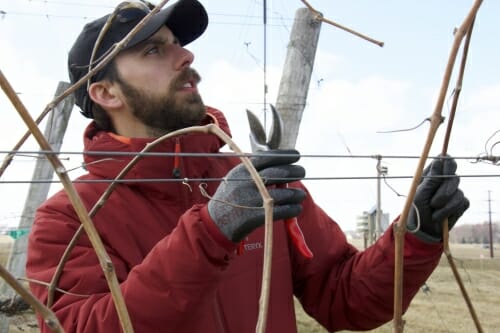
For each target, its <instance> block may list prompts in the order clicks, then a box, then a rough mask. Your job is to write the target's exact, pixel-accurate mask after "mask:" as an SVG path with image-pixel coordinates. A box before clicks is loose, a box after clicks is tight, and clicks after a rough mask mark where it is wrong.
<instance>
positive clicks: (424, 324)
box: [0, 236, 500, 333]
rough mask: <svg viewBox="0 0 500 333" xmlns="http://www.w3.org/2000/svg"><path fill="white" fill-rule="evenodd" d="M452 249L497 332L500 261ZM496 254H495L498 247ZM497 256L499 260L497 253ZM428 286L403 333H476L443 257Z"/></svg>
mask: <svg viewBox="0 0 500 333" xmlns="http://www.w3.org/2000/svg"><path fill="white" fill-rule="evenodd" d="M11 246H12V239H10V238H9V237H7V236H0V263H1V264H2V265H5V263H6V261H7V258H8V255H9V252H10V249H11ZM451 250H452V253H453V255H454V257H455V258H456V260H455V262H456V265H457V267H458V268H459V271H460V275H461V277H462V280H463V282H464V285H465V288H466V289H467V292H468V294H469V296H470V298H471V301H472V304H473V305H474V308H475V309H476V313H477V315H478V317H479V319H480V321H481V325H482V327H483V330H484V332H491V333H493V332H499V331H500V311H499V309H500V288H499V287H500V259H489V255H490V252H489V249H484V248H482V247H481V246H479V245H464V244H452V246H451ZM495 251H498V247H497V248H496V249H495ZM498 256H499V257H500V254H499V255H498ZM481 258H482V259H481ZM427 285H428V286H429V288H430V292H428V293H424V292H422V291H421V292H419V293H418V294H417V296H416V297H415V299H414V300H413V302H412V304H411V305H410V308H409V309H408V311H407V313H406V314H405V316H404V319H405V321H406V326H405V332H426V333H469V332H476V331H477V330H476V328H475V326H474V323H473V321H472V319H471V316H470V314H469V311H468V309H467V306H466V304H465V301H464V299H463V297H462V295H461V293H460V290H459V288H458V285H457V283H456V281H455V278H454V277H453V274H452V272H451V269H450V267H449V266H448V262H447V260H446V259H445V258H444V257H443V258H442V260H441V263H440V265H439V266H438V268H437V269H436V270H435V271H434V273H433V274H432V275H431V277H430V278H429V280H428V282H427ZM296 308H297V326H298V329H299V332H300V333H325V332H327V331H326V330H325V329H324V328H322V327H321V326H320V325H319V324H317V323H316V322H315V321H314V320H313V319H311V318H309V317H308V316H307V315H306V314H305V313H304V312H303V311H302V309H301V307H300V305H297V307H296ZM13 319H14V320H13V322H11V323H12V325H11V328H10V331H9V332H11V333H17V332H24V333H36V332H38V330H37V329H33V328H30V327H28V326H27V325H23V324H22V323H21V321H23V320H24V321H27V320H28V319H32V317H30V318H26V317H17V318H13ZM344 332H345V333H346V332H348V331H344ZM369 332H371V333H392V325H391V323H388V324H386V325H384V326H382V327H380V328H378V329H375V330H372V331H369Z"/></svg>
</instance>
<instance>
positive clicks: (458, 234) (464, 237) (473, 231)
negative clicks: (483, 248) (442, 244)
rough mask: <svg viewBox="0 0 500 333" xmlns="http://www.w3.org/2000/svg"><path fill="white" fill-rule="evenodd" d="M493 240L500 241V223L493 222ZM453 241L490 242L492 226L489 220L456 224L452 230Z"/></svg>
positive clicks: (451, 237) (467, 242)
mask: <svg viewBox="0 0 500 333" xmlns="http://www.w3.org/2000/svg"><path fill="white" fill-rule="evenodd" d="M492 235H493V242H494V243H500V223H498V222H496V223H493V224H492ZM450 242H451V243H462V244H469V243H471V244H489V242H490V226H489V223H488V222H484V223H480V224H463V225H457V226H455V227H454V228H453V229H452V230H451V232H450Z"/></svg>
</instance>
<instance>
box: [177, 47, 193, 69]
mask: <svg viewBox="0 0 500 333" xmlns="http://www.w3.org/2000/svg"><path fill="white" fill-rule="evenodd" d="M193 61H194V54H193V53H192V52H191V51H189V50H187V49H185V48H183V47H180V48H179V59H178V61H177V66H176V67H177V70H181V69H184V68H185V67H189V66H190V65H191V64H192V63H193Z"/></svg>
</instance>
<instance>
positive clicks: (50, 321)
mask: <svg viewBox="0 0 500 333" xmlns="http://www.w3.org/2000/svg"><path fill="white" fill-rule="evenodd" d="M0 276H2V278H3V279H4V280H5V281H6V282H7V283H8V284H9V285H10V286H11V287H12V288H14V290H15V291H16V292H17V293H18V294H19V295H20V296H21V297H22V298H23V299H24V300H25V301H26V302H28V304H29V305H31V306H32V307H33V309H35V311H36V312H38V313H39V314H40V315H41V316H42V317H43V319H44V322H45V324H47V326H48V327H49V328H50V330H51V331H52V332H57V333H62V332H64V330H63V328H62V326H61V324H60V323H59V320H57V317H56V316H55V315H54V313H53V312H52V311H51V310H50V309H49V308H48V307H46V306H45V305H43V303H41V302H40V301H39V300H38V299H37V298H36V297H34V296H33V295H32V294H31V293H30V292H29V291H28V290H27V289H26V288H25V287H24V286H23V285H22V284H21V283H20V282H19V281H17V280H16V278H15V277H13V276H12V274H10V273H9V271H8V270H6V269H5V267H3V266H2V265H0Z"/></svg>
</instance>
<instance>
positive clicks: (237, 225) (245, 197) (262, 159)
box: [208, 150, 306, 242]
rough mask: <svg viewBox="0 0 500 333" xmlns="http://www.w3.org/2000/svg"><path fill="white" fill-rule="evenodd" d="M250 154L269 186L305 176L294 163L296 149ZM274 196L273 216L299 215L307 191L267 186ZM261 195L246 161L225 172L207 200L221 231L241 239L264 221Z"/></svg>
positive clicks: (237, 240)
mask: <svg viewBox="0 0 500 333" xmlns="http://www.w3.org/2000/svg"><path fill="white" fill-rule="evenodd" d="M259 154H261V156H256V157H253V158H251V162H252V164H253V165H254V166H255V169H256V170H257V171H258V172H259V174H260V176H261V177H262V178H263V179H264V183H265V184H266V186H268V185H273V184H286V183H289V182H292V181H296V180H300V179H302V178H304V176H305V170H304V168H302V167H301V166H298V165H291V164H292V163H295V162H297V161H298V160H299V158H300V154H299V152H298V151H296V150H269V151H266V152H260V153H259ZM268 191H269V195H270V196H271V197H272V198H273V199H274V205H273V219H274V220H281V219H287V218H292V217H296V216H297V215H299V214H300V212H301V211H302V205H301V202H302V200H304V198H305V196H306V195H305V192H304V191H302V190H300V189H293V188H284V187H283V188H276V187H272V188H270V189H268ZM262 205H263V202H262V197H261V195H260V193H259V191H258V189H257V187H256V186H255V183H254V182H253V180H252V179H251V177H250V174H249V173H248V171H247V170H246V168H245V166H244V165H243V164H239V165H237V166H236V167H234V168H233V169H232V170H231V171H229V173H228V174H227V175H226V181H224V182H222V183H221V184H220V185H219V187H218V188H217V190H216V192H215V194H214V195H213V197H212V199H211V200H210V201H209V202H208V212H209V214H210V217H211V218H212V220H213V221H214V222H215V224H216V225H217V226H218V227H219V229H220V231H221V232H222V233H223V234H224V235H225V236H226V237H227V238H228V239H230V240H231V241H233V242H239V241H241V240H242V239H243V238H245V237H246V236H247V235H248V234H249V233H251V232H252V231H253V230H254V229H256V228H257V227H260V226H261V225H263V224H264V221H265V214H264V208H263V207H262Z"/></svg>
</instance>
